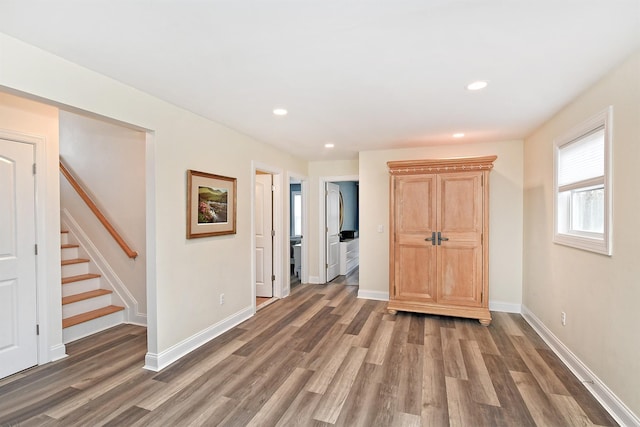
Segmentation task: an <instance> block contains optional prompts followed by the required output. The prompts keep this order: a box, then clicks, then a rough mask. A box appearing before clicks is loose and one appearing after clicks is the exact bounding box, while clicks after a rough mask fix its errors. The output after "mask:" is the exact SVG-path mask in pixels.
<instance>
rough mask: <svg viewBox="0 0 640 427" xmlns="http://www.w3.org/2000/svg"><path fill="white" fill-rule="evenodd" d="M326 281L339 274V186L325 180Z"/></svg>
mask: <svg viewBox="0 0 640 427" xmlns="http://www.w3.org/2000/svg"><path fill="white" fill-rule="evenodd" d="M326 197H327V200H326V201H325V206H326V211H327V212H326V215H325V217H326V220H327V227H326V230H327V237H326V242H327V282H330V281H331V280H333V279H335V278H336V276H338V274H340V262H339V258H340V186H338V184H334V183H332V182H327V192H326Z"/></svg>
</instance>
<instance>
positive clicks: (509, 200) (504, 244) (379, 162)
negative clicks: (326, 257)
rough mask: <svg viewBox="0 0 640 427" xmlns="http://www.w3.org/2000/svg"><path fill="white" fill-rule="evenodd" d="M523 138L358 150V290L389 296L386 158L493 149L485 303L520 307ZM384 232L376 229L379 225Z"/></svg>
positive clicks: (492, 306) (482, 152)
mask: <svg viewBox="0 0 640 427" xmlns="http://www.w3.org/2000/svg"><path fill="white" fill-rule="evenodd" d="M522 150H523V144H522V141H506V142H495V143H483V144H476V143H469V144H458V143H456V144H451V145H438V146H431V147H422V148H409V149H398V150H382V151H366V152H361V153H360V293H361V294H362V295H368V296H370V297H376V296H377V297H378V298H380V299H387V298H388V296H389V173H388V169H387V164H386V163H387V162H388V161H391V160H416V159H433V158H447V157H472V156H485V155H494V154H495V155H497V156H498V159H497V160H496V161H495V163H494V168H493V170H492V171H491V174H490V196H489V199H490V209H489V210H490V213H489V221H490V222H489V308H490V309H497V310H504V311H518V312H519V311H520V304H521V302H522V152H523V151H522ZM379 225H381V226H382V227H383V232H382V233H379V232H378V226H379Z"/></svg>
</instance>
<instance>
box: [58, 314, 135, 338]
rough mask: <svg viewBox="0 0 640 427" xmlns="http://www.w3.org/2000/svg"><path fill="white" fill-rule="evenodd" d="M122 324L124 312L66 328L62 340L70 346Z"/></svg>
mask: <svg viewBox="0 0 640 427" xmlns="http://www.w3.org/2000/svg"><path fill="white" fill-rule="evenodd" d="M121 323H124V311H118V312H116V313H111V314H109V315H107V316H102V317H99V318H97V319H93V320H89V321H88V322H84V323H80V324H78V325H75V326H71V327H69V328H64V329H63V330H62V339H63V342H64V343H65V344H68V343H70V342H72V341H75V340H79V339H80V338H84V337H86V336H89V335H92V334H95V333H96V332H100V331H103V330H105V329H108V328H112V327H114V326H117V325H119V324H121Z"/></svg>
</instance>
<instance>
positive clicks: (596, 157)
mask: <svg viewBox="0 0 640 427" xmlns="http://www.w3.org/2000/svg"><path fill="white" fill-rule="evenodd" d="M612 116H613V108H612V107H608V108H607V109H606V110H605V111H603V112H601V113H599V114H597V115H596V116H594V117H592V118H591V119H589V120H587V121H586V122H584V123H582V124H581V125H579V126H577V127H576V128H574V129H573V130H572V131H570V132H569V133H568V134H567V135H566V136H565V137H563V138H560V139H558V140H556V141H555V150H554V165H555V167H554V169H555V177H554V178H555V179H554V182H555V232H554V240H553V241H554V242H556V243H560V244H562V245H567V246H572V247H575V248H579V249H584V250H588V251H592V252H597V253H601V254H605V255H611V238H610V237H611V228H612V225H611V154H610V153H611V126H612V124H611V121H612Z"/></svg>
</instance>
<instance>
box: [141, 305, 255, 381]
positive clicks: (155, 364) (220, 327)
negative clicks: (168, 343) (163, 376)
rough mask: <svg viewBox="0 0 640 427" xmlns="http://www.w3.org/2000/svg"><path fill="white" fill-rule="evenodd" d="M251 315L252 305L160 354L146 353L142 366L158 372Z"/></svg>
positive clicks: (252, 312) (252, 313)
mask: <svg viewBox="0 0 640 427" xmlns="http://www.w3.org/2000/svg"><path fill="white" fill-rule="evenodd" d="M253 315H254V310H253V307H252V306H251V307H247V308H245V309H243V310H241V311H239V312H237V313H235V314H233V315H231V316H229V317H227V318H226V319H224V320H222V321H220V322H218V323H216V324H215V325H212V326H210V327H208V328H207V329H204V330H202V331H200V332H198V333H197V334H195V335H192V336H191V337H189V338H187V339H185V340H183V341H181V342H179V343H178V344H176V345H174V346H172V347H169V348H168V349H166V350H164V351H162V352H161V353H160V354H156V353H147V355H146V356H145V360H144V362H145V365H144V368H145V369H148V370H150V371H155V372H158V371H160V370H162V369H164V368H166V367H167V366H169V365H171V364H172V363H173V362H175V361H176V360H178V359H180V358H181V357H183V356H184V355H186V354H188V353H190V352H192V351H193V350H195V349H197V348H198V347H200V346H202V345H204V344H206V343H207V342H209V341H211V340H212V339H214V338H215V337H217V336H219V335H221V334H223V333H224V332H226V331H228V330H229V329H231V328H233V327H234V326H236V325H239V324H240V323H242V322H244V321H245V320H247V319H248V318H250V317H251V316H253Z"/></svg>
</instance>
